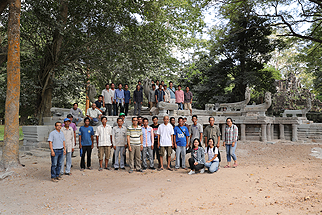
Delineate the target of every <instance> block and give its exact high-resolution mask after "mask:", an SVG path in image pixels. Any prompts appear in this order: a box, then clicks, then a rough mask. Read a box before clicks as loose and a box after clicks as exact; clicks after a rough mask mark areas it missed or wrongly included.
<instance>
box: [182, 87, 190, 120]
mask: <svg viewBox="0 0 322 215" xmlns="http://www.w3.org/2000/svg"><path fill="white" fill-rule="evenodd" d="M191 104H192V92H191V91H189V87H186V91H185V92H184V109H185V110H190V115H191V116H192V106H191Z"/></svg>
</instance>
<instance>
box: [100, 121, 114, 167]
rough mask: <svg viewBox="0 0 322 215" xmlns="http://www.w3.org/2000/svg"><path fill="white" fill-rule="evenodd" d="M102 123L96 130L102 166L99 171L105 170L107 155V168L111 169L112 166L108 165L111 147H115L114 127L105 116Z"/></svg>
mask: <svg viewBox="0 0 322 215" xmlns="http://www.w3.org/2000/svg"><path fill="white" fill-rule="evenodd" d="M101 121H102V125H100V126H98V127H97V130H96V143H97V149H98V160H99V164H100V167H99V169H98V171H102V170H103V158H104V155H105V168H104V169H108V170H110V169H111V168H110V167H108V166H107V165H108V160H109V159H110V155H111V148H112V147H113V140H112V127H111V126H110V125H107V124H106V122H107V118H106V116H103V117H102V118H101Z"/></svg>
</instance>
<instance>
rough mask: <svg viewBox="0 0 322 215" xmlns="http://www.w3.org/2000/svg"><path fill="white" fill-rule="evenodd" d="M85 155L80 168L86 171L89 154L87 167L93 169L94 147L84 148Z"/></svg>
mask: <svg viewBox="0 0 322 215" xmlns="http://www.w3.org/2000/svg"><path fill="white" fill-rule="evenodd" d="M82 149H83V154H82V158H81V163H80V167H81V169H85V154H87V167H91V165H92V164H91V161H92V160H91V156H92V146H82Z"/></svg>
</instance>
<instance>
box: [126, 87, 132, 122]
mask: <svg viewBox="0 0 322 215" xmlns="http://www.w3.org/2000/svg"><path fill="white" fill-rule="evenodd" d="M130 104H131V93H130V91H129V85H128V84H125V85H124V112H125V116H127V113H128V112H129V105H130Z"/></svg>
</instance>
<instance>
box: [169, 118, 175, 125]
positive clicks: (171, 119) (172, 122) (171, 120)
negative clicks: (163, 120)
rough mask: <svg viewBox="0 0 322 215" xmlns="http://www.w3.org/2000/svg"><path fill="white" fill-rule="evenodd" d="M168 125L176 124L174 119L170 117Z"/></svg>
mask: <svg viewBox="0 0 322 215" xmlns="http://www.w3.org/2000/svg"><path fill="white" fill-rule="evenodd" d="M170 123H171V125H174V124H176V119H175V118H174V117H171V118H170Z"/></svg>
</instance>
